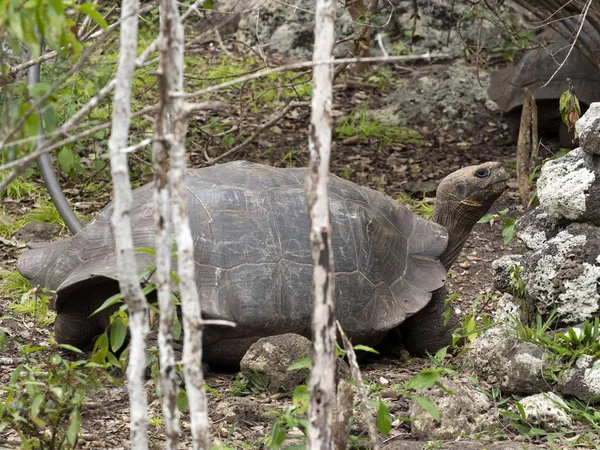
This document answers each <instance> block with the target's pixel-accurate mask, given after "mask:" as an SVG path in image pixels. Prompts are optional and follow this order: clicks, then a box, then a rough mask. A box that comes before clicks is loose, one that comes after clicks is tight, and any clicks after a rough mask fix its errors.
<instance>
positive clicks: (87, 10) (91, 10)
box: [77, 3, 108, 30]
mask: <svg viewBox="0 0 600 450" xmlns="http://www.w3.org/2000/svg"><path fill="white" fill-rule="evenodd" d="M77 9H79V11H81V12H82V13H84V14H87V15H88V16H89V17H90V19H92V20H93V21H94V22H96V23H97V24H98V25H99V26H100V28H102V29H103V30H105V29H106V27H108V24H107V23H106V20H104V17H102V14H100V13H99V12H98V11H97V10H96V5H94V4H93V3H84V4H83V5H79V6H78V7H77Z"/></svg>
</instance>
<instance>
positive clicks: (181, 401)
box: [177, 389, 188, 411]
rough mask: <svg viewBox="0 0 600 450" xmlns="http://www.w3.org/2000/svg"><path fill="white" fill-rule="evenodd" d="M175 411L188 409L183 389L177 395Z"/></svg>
mask: <svg viewBox="0 0 600 450" xmlns="http://www.w3.org/2000/svg"><path fill="white" fill-rule="evenodd" d="M177 409H179V411H184V410H186V409H188V398H187V393H186V392H185V390H183V389H182V390H180V391H179V394H177Z"/></svg>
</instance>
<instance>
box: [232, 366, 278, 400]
mask: <svg viewBox="0 0 600 450" xmlns="http://www.w3.org/2000/svg"><path fill="white" fill-rule="evenodd" d="M268 386H269V377H268V376H267V375H264V374H261V373H258V372H257V371H256V370H253V371H252V372H246V373H238V374H237V375H236V376H235V378H234V380H233V381H232V383H231V386H230V387H229V393H230V394H231V395H233V396H235V397H246V396H249V395H261V394H264V393H265V392H266V391H267V387H268Z"/></svg>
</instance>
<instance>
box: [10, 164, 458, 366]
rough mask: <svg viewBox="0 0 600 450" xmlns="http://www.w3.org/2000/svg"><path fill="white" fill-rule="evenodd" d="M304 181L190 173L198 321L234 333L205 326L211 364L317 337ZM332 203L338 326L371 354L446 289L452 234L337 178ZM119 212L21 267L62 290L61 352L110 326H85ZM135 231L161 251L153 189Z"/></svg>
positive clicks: (244, 172)
mask: <svg viewBox="0 0 600 450" xmlns="http://www.w3.org/2000/svg"><path fill="white" fill-rule="evenodd" d="M305 177H306V169H281V168H273V167H269V166H264V165H260V164H254V163H249V162H241V161H238V162H232V163H227V164H222V165H218V166H214V167H208V168H203V169H191V170H188V171H187V192H188V207H189V217H190V226H191V229H192V233H193V238H194V250H195V261H196V283H197V286H198V291H199V294H200V299H201V302H202V314H203V317H205V318H207V319H224V320H230V321H233V322H235V323H236V324H237V326H236V327H235V328H228V327H208V329H207V330H206V332H205V343H204V346H205V352H204V353H205V358H206V360H207V361H209V362H210V361H216V362H219V363H221V364H223V363H225V364H229V363H231V364H235V363H237V362H239V360H240V359H241V357H242V356H243V354H244V353H245V351H246V350H247V348H248V347H249V346H250V345H251V344H252V343H253V342H254V341H256V340H258V339H259V338H261V337H264V336H269V335H276V334H283V333H297V334H302V335H305V336H309V337H310V327H311V307H312V295H311V282H312V253H311V246H310V238H309V217H308V212H307V207H306V200H305V190H306V188H305ZM329 198H330V213H331V221H332V226H333V229H332V243H333V250H334V258H335V272H336V278H335V284H336V314H337V318H338V319H339V320H340V322H341V324H342V326H343V327H344V329H345V331H346V332H347V333H348V335H349V336H350V337H351V338H352V339H353V340H354V342H363V343H367V344H375V343H376V342H377V341H379V340H380V339H382V338H383V336H384V335H385V333H386V332H387V331H388V330H390V329H391V328H394V327H396V326H397V325H399V324H400V323H402V322H403V321H404V319H405V318H406V317H408V316H410V315H412V314H414V313H416V312H417V311H419V310H420V309H422V308H423V307H424V306H425V305H426V304H427V303H428V302H429V300H430V298H431V295H432V292H433V291H435V290H436V289H439V288H440V287H441V286H443V284H444V282H445V279H446V271H445V269H444V267H443V266H442V264H441V263H440V262H439V257H440V255H441V254H442V252H443V251H444V250H445V248H446V244H447V239H448V237H447V232H446V230H445V228H444V227H442V226H440V225H438V224H436V223H434V222H430V221H427V220H425V219H423V218H421V217H418V216H416V215H414V214H413V213H412V212H410V211H409V210H408V209H407V208H406V207H404V206H403V205H401V204H399V203H397V202H395V201H393V200H391V199H389V198H388V197H386V196H384V195H383V194H382V193H380V192H377V191H374V190H372V189H369V188H365V187H360V186H358V185H356V184H354V183H351V182H349V181H346V180H343V179H341V178H339V177H337V176H335V175H332V176H331V178H330V184H329ZM112 213H113V205H112V203H111V204H109V205H108V206H106V207H105V208H104V209H103V210H102V211H101V212H100V213H99V214H98V216H97V217H96V218H95V220H94V221H92V222H91V223H90V224H89V225H87V226H86V227H85V228H84V229H83V230H82V231H81V232H80V233H78V234H77V235H75V236H73V237H71V238H68V239H65V240H63V241H60V242H55V243H49V244H44V245H42V246H37V247H35V248H33V249H31V250H29V251H28V252H26V253H25V254H23V255H22V256H21V258H20V259H19V261H18V269H19V271H20V272H21V273H22V274H23V275H24V276H26V277H27V278H29V279H30V280H31V281H32V283H33V284H34V285H41V286H45V287H47V288H50V289H52V290H55V291H56V299H55V301H54V308H55V309H56V311H57V313H58V316H57V322H56V335H57V340H58V341H59V342H68V343H71V344H73V345H80V346H81V345H82V342H81V341H82V339H87V340H89V339H90V337H89V334H90V332H91V333H93V334H92V335H95V334H97V333H98V332H102V331H103V330H102V329H95V328H94V327H96V328H97V327H99V326H101V325H102V326H106V322H102V323H101V324H99V323H96V322H93V319H92V318H88V316H89V313H90V312H91V311H93V310H95V309H96V308H97V307H98V306H99V304H101V303H102V301H104V300H105V299H106V298H107V297H108V295H110V294H111V293H114V292H118V286H117V284H116V282H115V280H117V279H118V272H117V266H116V256H115V246H114V239H113V231H112V227H111V224H110V220H111V215H112ZM131 221H132V224H133V239H134V247H148V248H154V245H155V224H154V207H153V185H152V184H148V185H145V186H143V187H141V188H139V189H136V190H134V191H133V204H132V209H131ZM136 260H137V263H138V270H142V269H143V268H144V266H145V265H147V264H148V263H152V260H153V256H152V255H149V254H146V253H139V254H138V255H137V258H136ZM90 323H94V326H92V329H91V330H89V326H90ZM86 327H88V329H86V330H84V328H86Z"/></svg>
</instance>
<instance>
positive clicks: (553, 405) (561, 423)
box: [519, 392, 573, 433]
mask: <svg viewBox="0 0 600 450" xmlns="http://www.w3.org/2000/svg"><path fill="white" fill-rule="evenodd" d="M519 403H521V405H522V406H523V409H524V410H525V416H526V418H527V421H528V422H529V423H532V424H535V425H536V426H537V427H538V428H542V429H544V430H546V431H547V432H549V433H553V432H556V431H559V430H561V429H562V428H570V427H571V426H572V425H573V422H572V421H571V417H570V416H569V415H568V414H567V412H566V411H565V409H566V408H567V405H566V404H565V402H564V400H563V399H562V398H561V397H559V396H558V395H556V394H555V393H553V392H545V393H543V394H536V395H531V396H529V397H525V398H523V399H521V401H520V402H519Z"/></svg>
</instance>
